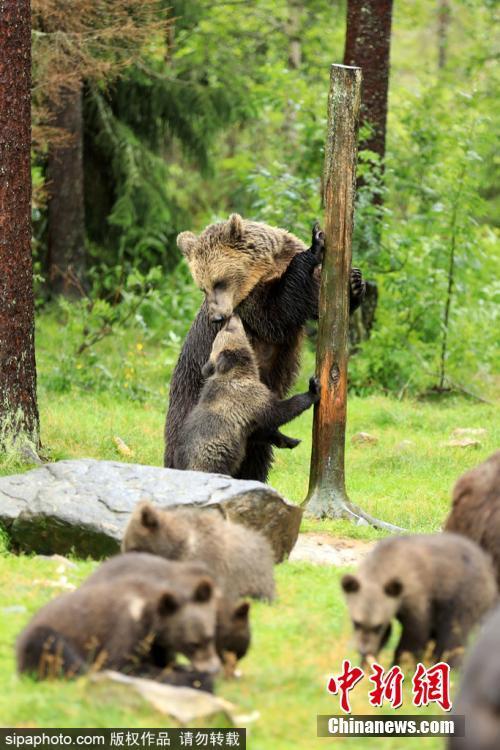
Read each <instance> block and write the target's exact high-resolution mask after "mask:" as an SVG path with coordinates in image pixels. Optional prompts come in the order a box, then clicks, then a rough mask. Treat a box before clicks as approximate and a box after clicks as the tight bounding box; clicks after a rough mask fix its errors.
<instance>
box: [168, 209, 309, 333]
mask: <svg viewBox="0 0 500 750" xmlns="http://www.w3.org/2000/svg"><path fill="white" fill-rule="evenodd" d="M177 245H178V247H179V249H180V250H181V252H182V254H183V255H184V257H185V258H186V260H187V263H188V265H189V269H190V271H191V274H192V276H193V279H194V281H195V284H196V285H197V286H198V287H199V289H201V290H202V291H203V292H204V294H205V298H206V302H207V308H208V315H209V318H210V320H211V321H212V322H218V321H222V320H227V318H229V317H230V316H231V314H232V313H233V311H234V310H235V308H236V307H237V306H238V305H239V304H240V302H242V300H244V299H245V298H246V297H248V295H249V294H250V293H251V291H252V290H253V289H254V288H255V287H256V286H257V284H260V283H264V282H268V281H272V280H273V279H276V278H279V277H280V276H281V275H282V274H283V273H284V272H285V270H286V268H287V266H288V264H289V263H290V261H291V259H292V258H293V256H294V255H295V254H296V253H297V252H300V251H301V250H305V246H304V245H303V243H301V242H300V240H298V239H297V238H296V237H293V235H290V234H289V233H288V232H286V231H285V230H284V229H277V228H275V227H270V226H268V225H267V224H261V223H259V222H255V221H246V220H244V219H242V218H241V216H239V214H232V215H231V216H230V217H229V220H228V221H224V222H220V223H218V224H211V225H210V226H208V227H207V228H206V229H205V230H204V231H203V232H202V233H201V234H200V236H199V237H197V236H196V235H195V234H194V233H193V232H181V233H180V234H179V235H178V237H177Z"/></svg>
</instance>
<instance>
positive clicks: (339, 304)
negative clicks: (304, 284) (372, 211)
mask: <svg viewBox="0 0 500 750" xmlns="http://www.w3.org/2000/svg"><path fill="white" fill-rule="evenodd" d="M361 79H362V74H361V70H360V69H359V68H347V67H344V66H342V65H332V68H331V77H330V93H329V98H328V134H327V143H326V150H325V178H324V179H325V196H324V198H325V224H324V227H325V256H324V259H323V269H322V275H321V291H320V300H319V326H318V344H317V347H318V348H317V367H316V369H317V372H318V377H319V379H320V382H321V399H320V402H319V404H318V405H317V406H316V407H315V409H314V425H313V449H312V458H311V476H310V485H309V498H308V501H307V512H308V513H309V514H311V515H314V516H317V517H319V518H321V517H323V516H330V517H332V518H338V517H340V516H343V515H345V514H346V510H347V506H346V502H347V497H346V490H345V477H344V445H345V423H346V410H347V357H348V354H347V343H348V338H347V333H348V328H349V276H350V270H351V238H352V226H353V211H354V196H355V193H356V187H355V185H356V151H357V135H358V115H359V105H360V99H361Z"/></svg>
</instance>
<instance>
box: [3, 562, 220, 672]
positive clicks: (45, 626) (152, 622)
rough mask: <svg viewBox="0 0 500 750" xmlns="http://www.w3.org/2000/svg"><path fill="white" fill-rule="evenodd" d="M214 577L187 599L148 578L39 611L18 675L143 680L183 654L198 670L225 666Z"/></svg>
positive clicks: (21, 648)
mask: <svg viewBox="0 0 500 750" xmlns="http://www.w3.org/2000/svg"><path fill="white" fill-rule="evenodd" d="M215 629H216V606H215V595H214V586H213V582H212V581H211V579H210V578H209V577H208V576H206V575H204V576H199V577H198V581H197V584H196V586H194V588H193V590H192V591H191V592H190V596H189V598H188V597H186V596H182V595H180V594H179V593H178V592H176V591H175V590H174V589H173V587H171V586H169V585H167V584H165V583H159V582H157V581H154V580H147V579H146V578H144V577H136V578H134V577H131V576H128V577H123V578H119V579H116V580H110V581H106V580H104V581H102V582H99V581H97V582H95V583H94V584H92V585H83V586H82V587H81V588H79V589H77V590H76V591H73V592H71V593H68V594H63V595H62V596H58V597H57V598H56V599H54V600H52V601H51V602H49V603H48V604H46V605H45V606H44V607H42V609H40V610H39V611H38V612H37V613H36V614H35V616H34V617H33V618H32V620H31V621H30V622H29V623H28V625H27V627H26V628H25V629H24V630H23V632H22V633H21V634H20V636H19V638H18V640H17V645H16V650H17V664H18V669H19V672H28V673H31V674H32V675H33V676H35V677H38V678H39V679H43V678H47V677H58V676H67V677H71V676H76V675H80V674H83V673H85V672H87V671H89V670H90V669H93V670H96V669H114V670H117V671H119V672H125V673H127V674H136V675H143V674H145V673H146V674H147V673H148V672H150V670H152V669H157V668H163V667H165V666H166V664H168V663H172V664H173V663H174V662H175V655H176V653H181V654H184V655H185V656H186V657H187V658H188V659H189V660H190V662H191V664H192V665H193V667H194V668H195V669H196V670H199V671H200V672H202V673H208V674H213V673H215V672H217V671H218V670H219V668H220V661H219V658H218V656H217V654H216V652H215V644H214V638H215Z"/></svg>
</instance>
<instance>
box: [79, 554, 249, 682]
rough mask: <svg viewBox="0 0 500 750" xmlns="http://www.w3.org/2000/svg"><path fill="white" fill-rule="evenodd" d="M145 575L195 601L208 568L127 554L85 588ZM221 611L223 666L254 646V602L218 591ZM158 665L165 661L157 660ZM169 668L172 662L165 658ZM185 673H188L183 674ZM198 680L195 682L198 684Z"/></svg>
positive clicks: (110, 563)
mask: <svg viewBox="0 0 500 750" xmlns="http://www.w3.org/2000/svg"><path fill="white" fill-rule="evenodd" d="M130 576H132V577H136V578H137V577H141V576H144V578H146V579H147V580H149V581H155V582H156V583H164V584H165V585H168V586H170V587H171V588H172V589H173V590H174V591H175V592H176V594H178V595H179V596H181V597H187V598H188V599H191V598H192V597H193V594H194V589H195V587H196V586H197V585H198V583H199V581H200V578H201V577H204V578H206V577H208V576H209V573H208V568H207V567H206V565H204V564H203V563H198V562H196V563H182V562H176V561H173V560H166V559H165V558H163V557H159V556H158V555H151V554H149V553H148V552H127V553H126V554H122V555H115V556H114V557H111V558H110V559H109V560H106V562H104V563H102V564H101V565H99V567H98V568H97V570H95V571H94V573H92V575H90V576H89V577H88V578H87V579H86V580H85V581H84V582H83V584H82V585H83V586H90V585H95V584H96V583H103V582H109V581H113V580H115V579H121V578H126V577H130ZM215 601H216V608H217V627H216V633H215V647H216V650H217V654H218V655H219V658H220V659H221V661H222V662H223V663H225V662H226V661H227V658H228V657H227V655H228V654H234V655H235V658H236V660H238V659H242V658H243V657H244V656H245V654H246V653H247V651H248V649H249V647H250V640H251V633H250V618H249V613H250V603H249V602H247V601H238V600H233V599H228V598H227V597H225V596H223V595H222V594H221V592H220V591H219V590H218V589H217V588H216V589H215ZM156 662H157V663H161V658H160V657H159V655H158V657H157V659H156ZM164 662H165V666H166V665H167V663H168V659H166V658H165V659H164ZM182 674H185V673H184V672H182ZM196 679H197V678H196V677H195V678H193V681H196Z"/></svg>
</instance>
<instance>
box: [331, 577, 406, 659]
mask: <svg viewBox="0 0 500 750" xmlns="http://www.w3.org/2000/svg"><path fill="white" fill-rule="evenodd" d="M341 583H342V588H343V590H344V593H345V595H346V598H347V607H348V609H349V615H350V617H351V620H352V625H353V630H354V640H355V645H356V648H357V650H358V652H359V654H360V655H361V656H362V657H363V658H366V657H367V656H377V654H378V653H379V651H380V650H381V648H383V646H384V645H385V643H386V642H387V639H388V638H389V635H390V631H391V623H392V620H393V619H394V617H395V616H396V614H397V612H398V610H399V607H400V604H401V595H402V593H403V584H402V583H401V581H400V580H399V579H398V578H391V579H389V580H388V581H386V582H385V583H384V584H382V583H378V582H377V581H368V580H362V579H361V578H360V577H357V576H353V575H349V574H347V575H345V576H343V578H342V581H341Z"/></svg>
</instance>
